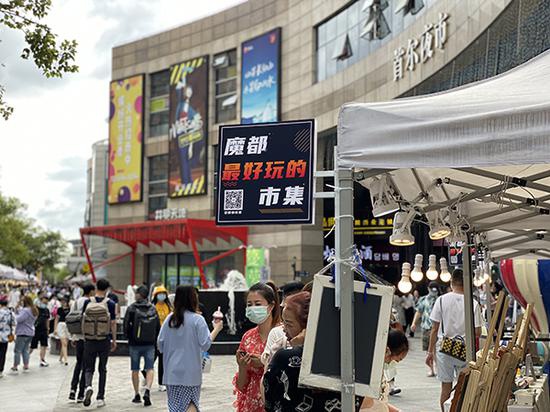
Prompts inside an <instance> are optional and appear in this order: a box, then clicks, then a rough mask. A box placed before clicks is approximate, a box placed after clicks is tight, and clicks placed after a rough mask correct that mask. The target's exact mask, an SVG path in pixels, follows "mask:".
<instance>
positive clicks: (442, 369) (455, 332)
mask: <svg viewBox="0 0 550 412" xmlns="http://www.w3.org/2000/svg"><path fill="white" fill-rule="evenodd" d="M451 288H452V292H450V293H447V294H445V295H443V296H440V297H439V298H437V300H436V302H435V304H434V307H433V309H432V313H431V315H430V319H431V321H432V331H431V335H430V346H429V347H428V354H427V356H426V364H427V365H428V366H431V365H433V361H434V356H437V378H438V380H439V381H440V382H441V397H440V404H441V410H442V411H443V410H444V408H443V404H444V403H445V401H446V400H447V399H449V397H450V396H451V390H452V386H453V382H454V381H455V380H456V379H457V378H458V374H459V373H460V370H461V369H462V368H464V367H465V366H466V362H465V361H464V362H463V361H460V360H458V359H456V358H453V357H452V356H449V355H446V354H444V353H441V352H439V348H440V345H441V341H442V340H443V336H447V337H449V338H454V337H456V336H462V338H464V336H465V335H466V328H465V326H464V286H463V274H462V270H460V269H455V270H454V272H453V275H452V280H451ZM474 326H475V334H476V337H478V336H479V335H480V334H481V311H480V308H479V304H478V303H477V302H476V301H474ZM436 342H437V354H436Z"/></svg>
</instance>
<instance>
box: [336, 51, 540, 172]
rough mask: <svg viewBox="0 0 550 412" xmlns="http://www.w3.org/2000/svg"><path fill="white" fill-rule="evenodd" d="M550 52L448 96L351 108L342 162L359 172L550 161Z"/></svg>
mask: <svg viewBox="0 0 550 412" xmlns="http://www.w3.org/2000/svg"><path fill="white" fill-rule="evenodd" d="M549 96H550V52H546V53H543V54H541V55H539V56H538V57H535V58H534V59H532V60H530V61H529V62H527V63H525V64H523V65H521V66H518V67H517V68H515V69H513V70H510V71H508V72H506V73H504V74H502V75H499V76H496V77H493V78H490V79H487V80H484V81H480V82H477V83H471V84H468V85H466V86H463V87H460V88H457V89H453V90H451V91H448V92H442V93H438V94H432V95H427V96H419V97H411V98H405V99H397V100H392V101H389V102H381V103H349V104H346V105H344V106H343V107H342V109H341V111H340V115H339V119H338V159H339V162H340V164H341V165H343V166H350V167H356V168H369V169H370V168H411V167H474V166H475V167H480V166H503V165H509V164H511V165H517V164H533V163H548V162H549V161H550V160H549V154H550V98H549Z"/></svg>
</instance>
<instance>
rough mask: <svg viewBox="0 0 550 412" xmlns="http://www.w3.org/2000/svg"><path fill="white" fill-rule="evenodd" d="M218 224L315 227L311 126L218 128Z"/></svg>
mask: <svg viewBox="0 0 550 412" xmlns="http://www.w3.org/2000/svg"><path fill="white" fill-rule="evenodd" d="M219 133H220V138H219V145H218V150H219V169H218V170H219V171H220V172H219V173H218V178H217V212H216V223H217V224H220V225H224V224H225V225H238V224H241V225H250V224H262V223H265V224H267V223H269V224H289V223H313V216H314V213H313V207H314V204H313V190H314V186H313V172H314V171H315V140H316V139H315V123H314V120H298V121H293V122H282V123H266V124H261V125H231V126H220V132H219Z"/></svg>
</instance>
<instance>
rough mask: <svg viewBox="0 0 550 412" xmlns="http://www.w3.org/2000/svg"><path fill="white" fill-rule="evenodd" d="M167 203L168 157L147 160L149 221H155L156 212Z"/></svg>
mask: <svg viewBox="0 0 550 412" xmlns="http://www.w3.org/2000/svg"><path fill="white" fill-rule="evenodd" d="M167 203H168V155H160V156H152V157H150V158H149V209H148V211H149V215H148V217H149V219H152V220H154V219H155V212H156V211H157V210H162V209H166V206H167Z"/></svg>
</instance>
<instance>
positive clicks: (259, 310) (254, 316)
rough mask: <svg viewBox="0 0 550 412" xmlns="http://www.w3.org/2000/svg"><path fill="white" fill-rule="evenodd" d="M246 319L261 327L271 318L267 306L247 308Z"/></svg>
mask: <svg viewBox="0 0 550 412" xmlns="http://www.w3.org/2000/svg"><path fill="white" fill-rule="evenodd" d="M246 317H247V318H248V320H249V321H250V322H252V323H255V324H256V325H261V324H262V323H264V322H265V320H266V319H267V318H268V317H269V313H268V312H267V306H248V307H247V308H246Z"/></svg>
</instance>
